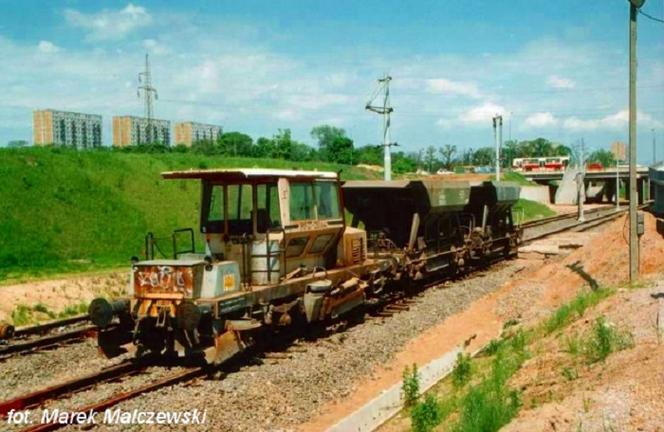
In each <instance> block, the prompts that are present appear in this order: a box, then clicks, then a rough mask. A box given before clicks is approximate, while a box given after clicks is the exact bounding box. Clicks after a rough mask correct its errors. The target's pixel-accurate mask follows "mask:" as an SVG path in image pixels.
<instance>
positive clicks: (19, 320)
mask: <svg viewBox="0 0 664 432" xmlns="http://www.w3.org/2000/svg"><path fill="white" fill-rule="evenodd" d="M87 311H88V303H87V302H80V303H76V304H71V305H68V306H67V307H65V308H64V309H63V310H62V311H61V312H59V313H55V312H54V311H52V310H50V309H49V308H48V306H46V305H45V304H43V303H37V304H35V305H33V306H26V305H24V304H19V305H17V306H16V307H15V308H14V310H13V311H12V313H11V315H10V318H11V322H12V324H13V325H15V326H25V325H28V324H35V323H37V322H39V321H44V320H52V319H56V318H59V319H62V318H68V317H71V316H74V315H80V314H83V313H87Z"/></svg>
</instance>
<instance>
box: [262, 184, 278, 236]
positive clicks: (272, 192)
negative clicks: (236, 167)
mask: <svg viewBox="0 0 664 432" xmlns="http://www.w3.org/2000/svg"><path fill="white" fill-rule="evenodd" d="M256 198H257V201H258V202H257V204H258V208H256V230H257V232H259V233H261V234H263V233H265V232H267V230H268V229H269V228H276V227H278V226H280V225H281V223H280V214H279V192H278V190H277V184H276V183H270V184H259V185H258V186H256Z"/></svg>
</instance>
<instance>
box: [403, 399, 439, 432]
mask: <svg viewBox="0 0 664 432" xmlns="http://www.w3.org/2000/svg"><path fill="white" fill-rule="evenodd" d="M442 420H443V408H442V407H441V405H440V403H439V402H438V400H436V398H435V397H434V396H432V395H426V397H425V398H424V401H423V402H420V403H418V404H416V405H415V406H414V407H413V409H412V410H411V411H410V421H411V426H412V430H413V431H415V432H429V431H431V430H433V428H435V427H436V426H438V425H439V424H440V422H441V421H442Z"/></svg>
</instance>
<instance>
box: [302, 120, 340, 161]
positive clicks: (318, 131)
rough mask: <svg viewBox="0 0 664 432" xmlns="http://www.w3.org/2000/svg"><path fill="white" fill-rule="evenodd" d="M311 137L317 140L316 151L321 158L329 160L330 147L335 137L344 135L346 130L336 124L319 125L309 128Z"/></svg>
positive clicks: (330, 154) (330, 155)
mask: <svg viewBox="0 0 664 432" xmlns="http://www.w3.org/2000/svg"><path fill="white" fill-rule="evenodd" d="M311 137H312V138H314V139H315V140H316V141H317V142H318V151H319V154H320V156H321V159H323V160H325V161H329V160H331V159H330V157H332V150H331V149H330V147H331V146H332V144H333V142H334V140H335V139H337V138H341V137H346V131H345V130H343V129H341V128H338V127H336V126H330V125H320V126H316V127H314V128H312V129H311Z"/></svg>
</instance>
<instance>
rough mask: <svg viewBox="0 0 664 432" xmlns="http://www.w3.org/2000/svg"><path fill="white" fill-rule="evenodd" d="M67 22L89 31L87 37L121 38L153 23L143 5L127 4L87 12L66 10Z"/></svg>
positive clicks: (101, 38)
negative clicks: (119, 7)
mask: <svg viewBox="0 0 664 432" xmlns="http://www.w3.org/2000/svg"><path fill="white" fill-rule="evenodd" d="M64 15H65V19H66V20H67V22H68V23H69V24H70V25H72V26H74V27H79V28H82V29H85V30H87V31H88V35H87V39H89V40H96V41H103V40H119V39H123V38H124V37H125V36H127V35H128V34H130V33H132V32H133V31H135V30H137V29H139V28H141V27H145V26H148V25H150V24H151V23H152V16H151V15H150V14H149V13H148V11H147V10H146V9H145V8H144V7H142V6H135V5H133V4H132V3H129V4H127V6H125V7H124V9H120V10H109V9H104V10H102V11H101V12H97V13H92V14H85V13H82V12H79V11H77V10H75V9H66V10H65V12H64Z"/></svg>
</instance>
